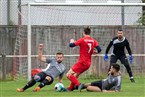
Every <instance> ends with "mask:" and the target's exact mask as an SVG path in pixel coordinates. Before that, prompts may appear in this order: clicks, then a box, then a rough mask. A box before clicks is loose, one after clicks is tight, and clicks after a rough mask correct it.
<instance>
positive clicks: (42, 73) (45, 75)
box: [37, 72, 54, 85]
mask: <svg viewBox="0 0 145 97" xmlns="http://www.w3.org/2000/svg"><path fill="white" fill-rule="evenodd" d="M37 75H38V76H40V78H41V79H40V81H38V82H42V81H43V80H45V78H46V77H47V76H49V77H51V81H50V82H49V83H48V84H47V85H50V84H52V83H53V81H54V79H53V77H52V76H50V75H47V74H46V73H44V72H40V73H38V74H37Z"/></svg>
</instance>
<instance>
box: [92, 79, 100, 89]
mask: <svg viewBox="0 0 145 97" xmlns="http://www.w3.org/2000/svg"><path fill="white" fill-rule="evenodd" d="M91 86H97V87H99V88H100V89H101V91H102V80H100V81H95V82H91Z"/></svg>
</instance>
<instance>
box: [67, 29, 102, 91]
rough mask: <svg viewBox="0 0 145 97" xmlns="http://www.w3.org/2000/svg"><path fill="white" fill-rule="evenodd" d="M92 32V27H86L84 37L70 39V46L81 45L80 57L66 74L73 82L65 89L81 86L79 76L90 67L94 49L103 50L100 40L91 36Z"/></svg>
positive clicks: (70, 89)
mask: <svg viewBox="0 0 145 97" xmlns="http://www.w3.org/2000/svg"><path fill="white" fill-rule="evenodd" d="M90 33H91V30H90V28H85V29H84V32H83V36H84V37H83V38H80V39H79V40H77V41H75V40H74V39H71V40H70V44H69V46H70V47H75V46H79V47H80V57H79V60H78V62H77V63H75V64H74V65H73V66H72V67H71V69H70V70H69V71H68V73H67V74H66V76H67V78H68V79H69V80H70V81H71V83H70V86H69V87H68V88H67V89H65V91H72V90H73V89H74V87H75V86H76V87H78V89H79V88H80V86H81V83H80V82H79V80H78V77H79V75H80V74H82V73H83V72H84V71H86V70H87V69H88V68H89V67H90V65H91V56H92V54H93V53H94V49H95V48H96V49H97V53H99V52H101V48H100V47H99V44H98V42H97V41H96V40H95V39H93V38H92V37H90Z"/></svg>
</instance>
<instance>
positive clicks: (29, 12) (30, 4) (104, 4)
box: [22, 2, 145, 80]
mask: <svg viewBox="0 0 145 97" xmlns="http://www.w3.org/2000/svg"><path fill="white" fill-rule="evenodd" d="M22 6H27V7H28V13H27V14H28V18H27V23H28V24H27V28H28V29H27V30H28V31H27V40H28V41H27V42H28V47H27V49H28V50H27V51H28V53H27V54H28V56H27V57H28V80H30V79H31V76H30V75H31V57H32V55H31V52H32V51H31V42H32V41H31V37H32V36H31V30H32V29H31V25H32V24H31V10H30V9H31V6H120V7H121V6H122V7H123V6H145V3H46V2H45V3H28V4H24V5H22Z"/></svg>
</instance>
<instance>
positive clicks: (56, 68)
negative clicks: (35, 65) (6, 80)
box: [17, 44, 65, 92]
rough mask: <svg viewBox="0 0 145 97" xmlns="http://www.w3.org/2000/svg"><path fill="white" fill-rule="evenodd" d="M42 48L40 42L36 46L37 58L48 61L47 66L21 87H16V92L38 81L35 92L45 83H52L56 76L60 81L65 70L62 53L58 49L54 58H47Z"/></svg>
mask: <svg viewBox="0 0 145 97" xmlns="http://www.w3.org/2000/svg"><path fill="white" fill-rule="evenodd" d="M42 49H43V44H40V45H39V48H38V58H39V60H40V61H42V62H45V63H48V66H47V67H46V68H45V69H44V70H42V72H40V73H38V74H36V75H35V76H34V77H33V78H32V80H30V81H29V82H28V83H27V84H26V85H25V86H24V87H23V88H18V89H17V92H23V91H25V90H26V89H28V88H30V87H32V86H33V85H35V84H36V82H40V84H39V85H38V86H37V87H36V88H35V89H34V91H35V92H37V91H39V90H40V88H42V87H44V86H45V85H50V84H52V83H53V81H54V79H55V78H56V77H58V76H59V82H62V77H63V74H64V72H65V66H64V65H63V64H62V61H63V53H62V52H60V51H59V52H57V53H56V58H54V59H48V58H46V57H44V56H43V55H42Z"/></svg>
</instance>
